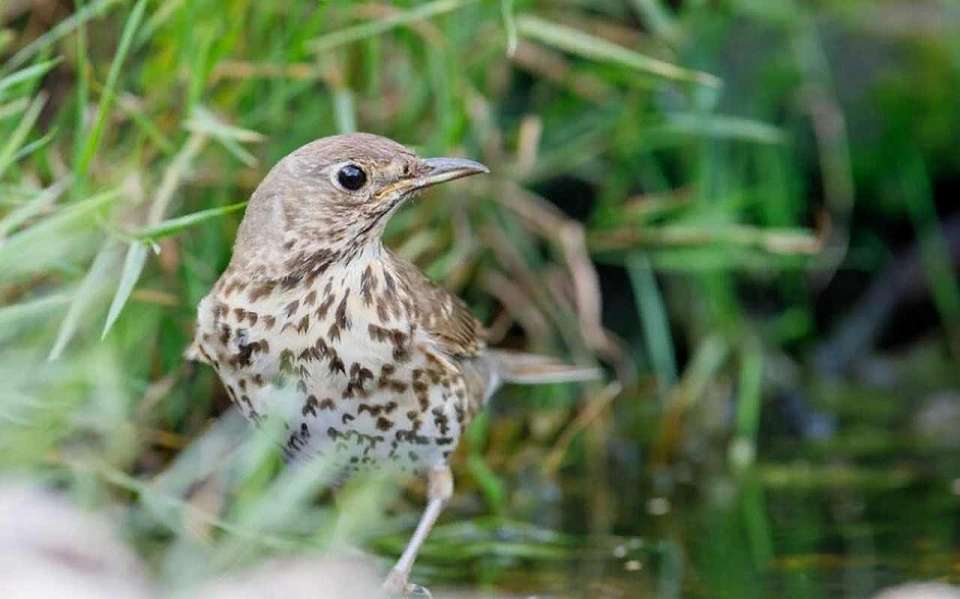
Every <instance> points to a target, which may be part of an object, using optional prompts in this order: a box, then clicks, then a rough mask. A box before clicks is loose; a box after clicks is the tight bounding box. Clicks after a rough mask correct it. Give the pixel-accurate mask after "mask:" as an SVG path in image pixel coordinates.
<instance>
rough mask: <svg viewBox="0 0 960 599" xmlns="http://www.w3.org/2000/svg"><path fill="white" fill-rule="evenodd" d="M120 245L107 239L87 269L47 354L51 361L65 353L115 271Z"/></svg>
mask: <svg viewBox="0 0 960 599" xmlns="http://www.w3.org/2000/svg"><path fill="white" fill-rule="evenodd" d="M118 247H119V246H118V245H117V244H116V243H115V242H113V241H107V242H106V243H104V245H103V247H102V248H101V249H100V252H99V253H98V254H97V257H96V258H94V260H93V264H92V265H91V266H90V270H89V271H87V275H86V276H85V277H84V278H83V282H82V283H80V287H79V288H78V289H77V293H76V295H75V296H74V297H73V301H72V302H70V308H69V309H68V310H67V315H66V316H64V318H63V322H62V323H61V324H60V331H59V332H58V333H57V340H56V341H55V342H54V344H53V348H52V349H51V350H50V355H49V356H47V359H48V360H50V361H51V362H52V361H54V360H56V359H57V358H59V357H60V356H61V355H62V354H63V350H64V349H66V347H67V344H68V343H70V340H71V339H72V338H73V336H74V335H75V334H76V332H77V327H78V326H79V324H80V319H81V318H82V317H83V316H84V314H85V313H86V311H87V309H88V308H89V307H90V305H91V303H92V302H93V299H94V297H95V296H96V294H97V292H98V291H99V290H100V289H101V288H102V287H103V284H104V283H105V282H106V280H107V278H109V276H110V273H111V272H112V271H113V267H114V262H116V258H117V249H118Z"/></svg>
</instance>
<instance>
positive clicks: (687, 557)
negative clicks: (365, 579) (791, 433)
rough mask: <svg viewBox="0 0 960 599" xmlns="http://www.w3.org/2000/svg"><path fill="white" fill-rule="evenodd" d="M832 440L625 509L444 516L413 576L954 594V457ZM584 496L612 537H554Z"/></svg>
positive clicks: (959, 557) (605, 587)
mask: <svg viewBox="0 0 960 599" xmlns="http://www.w3.org/2000/svg"><path fill="white" fill-rule="evenodd" d="M836 441H837V440H835V442H833V443H832V445H833V446H834V447H833V448H831V447H830V446H829V445H825V444H822V443H821V444H810V445H809V446H800V447H794V448H793V449H792V452H791V453H796V454H803V455H822V454H824V453H830V452H833V453H834V455H837V456H838V457H835V458H832V459H822V458H821V459H817V460H814V459H810V458H803V459H800V458H797V459H793V460H790V461H784V462H781V463H778V464H773V465H765V464H762V463H761V464H760V465H758V466H756V467H753V468H750V469H747V470H745V471H744V472H743V473H742V474H740V475H738V476H728V475H709V474H707V475H698V476H689V475H686V476H683V477H681V478H685V479H687V480H685V481H684V482H679V483H678V482H674V483H672V486H671V489H670V492H669V493H659V494H658V493H655V492H653V491H652V490H651V489H650V488H649V487H648V488H644V489H641V492H642V493H643V494H644V495H645V496H646V499H645V500H644V501H642V502H639V503H637V502H636V501H635V498H636V497H637V496H638V489H636V488H633V489H629V488H626V487H625V486H624V487H620V488H618V485H617V484H613V485H610V486H609V487H607V488H605V489H601V488H600V487H599V486H598V485H596V484H595V483H596V481H589V484H575V485H571V488H569V489H563V490H562V491H561V492H560V494H559V495H558V496H557V497H556V500H555V501H554V502H550V501H547V502H545V504H544V505H542V506H541V508H540V509H536V510H533V511H532V512H530V514H529V515H530V521H533V522H539V523H540V524H539V525H538V524H530V523H524V522H518V521H516V520H506V519H498V518H481V519H476V520H469V521H467V522H466V523H463V522H455V521H454V518H453V517H451V518H448V519H447V520H446V522H450V523H449V524H446V525H444V526H441V527H440V528H439V529H437V530H436V532H435V535H434V536H433V537H432V538H431V541H430V543H429V544H428V546H427V548H426V549H425V550H424V553H423V555H422V558H421V562H420V567H419V569H418V574H419V575H420V576H421V578H422V577H426V578H427V579H429V580H428V581H429V582H430V583H431V584H432V585H434V587H435V588H438V589H444V588H463V586H464V584H466V586H468V587H470V588H472V589H473V590H474V591H476V590H480V592H481V595H484V594H487V593H491V594H497V595H500V594H504V595H514V594H515V595H518V596H530V595H536V596H590V597H770V596H776V595H780V596H785V597H869V596H872V595H874V594H875V593H876V592H877V591H878V590H880V589H883V588H886V587H889V586H891V585H895V584H899V583H903V582H906V581H917V580H937V581H942V582H952V583H960V552H958V551H957V546H958V545H957V542H958V536H960V527H958V523H960V478H956V477H953V476H952V475H951V473H955V472H957V471H958V470H957V468H956V466H957V465H958V464H960V456H958V454H957V452H956V451H954V450H952V449H949V448H940V449H927V450H918V449H913V450H906V449H905V450H903V451H900V452H894V451H891V450H890V447H897V444H896V443H894V442H891V443H890V444H889V445H886V447H887V449H886V450H884V451H878V452H875V453H871V452H865V453H864V452H861V453H860V454H859V455H857V456H856V459H853V458H851V457H849V456H847V457H841V456H839V455H838V454H839V453H840V452H839V450H837V448H836V446H837V445H838V443H837V442H836ZM847 441H850V439H849V438H848V439H847ZM621 482H623V483H624V484H625V485H626V484H628V483H633V482H636V481H629V480H628V479H623V480H622V481H621ZM647 482H648V483H649V482H650V481H649V480H648V481H647ZM641 484H642V483H641ZM597 495H606V499H604V501H606V502H608V505H609V507H610V512H609V514H608V517H609V526H610V529H611V530H613V531H614V532H615V534H602V535H597V534H590V533H589V532H588V531H587V530H580V531H578V532H577V533H575V534H562V533H558V532H556V531H558V530H576V529H577V527H585V526H587V525H586V524H585V523H586V522H587V521H589V518H590V511H591V508H590V507H589V506H591V505H596V496H597ZM452 510H453V511H454V513H456V512H457V511H458V507H457V505H456V504H455V505H454V507H453V508H452ZM438 596H444V592H443V591H442V590H441V592H440V593H438Z"/></svg>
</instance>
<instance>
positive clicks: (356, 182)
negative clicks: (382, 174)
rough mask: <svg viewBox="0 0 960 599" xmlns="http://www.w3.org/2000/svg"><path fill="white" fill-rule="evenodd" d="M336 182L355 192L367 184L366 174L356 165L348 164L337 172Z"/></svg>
mask: <svg viewBox="0 0 960 599" xmlns="http://www.w3.org/2000/svg"><path fill="white" fill-rule="evenodd" d="M337 182H339V183H340V185H342V186H343V187H344V189H349V190H350V191H356V190H358V189H360V188H361V187H363V185H364V184H365V183H366V182H367V173H365V172H363V169H362V168H360V167H359V166H357V165H356V164H348V165H346V166H344V167H343V168H341V169H340V170H339V171H338V172H337Z"/></svg>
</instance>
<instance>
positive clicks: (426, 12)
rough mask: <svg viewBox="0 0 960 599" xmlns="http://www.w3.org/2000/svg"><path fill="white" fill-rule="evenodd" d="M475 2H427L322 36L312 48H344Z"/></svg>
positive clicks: (447, 0)
mask: <svg viewBox="0 0 960 599" xmlns="http://www.w3.org/2000/svg"><path fill="white" fill-rule="evenodd" d="M474 1H475V0H435V1H434V2H427V3H426V4H421V5H420V6H417V7H416V8H412V9H410V10H407V11H403V12H399V13H396V14H393V15H391V16H389V17H386V18H384V19H380V20H378V21H367V22H366V23H361V24H359V25H354V26H353V27H346V28H344V29H340V30H338V31H334V32H332V33H328V34H327V35H323V36H320V37H318V38H317V39H315V40H313V42H311V43H310V48H311V49H312V50H313V51H314V52H325V51H327V50H330V49H331V48H336V47H337V46H342V45H343V44H349V43H350V42H355V41H358V40H362V39H366V38H368V37H374V36H377V35H380V34H382V33H386V32H387V31H390V30H391V29H394V28H396V27H400V26H401V25H409V24H410V23H415V22H417V21H422V20H424V19H429V18H430V17H434V16H436V15H439V14H442V13H445V12H450V11H453V10H456V9H458V8H460V7H462V6H466V5H467V4H470V3H472V2H474Z"/></svg>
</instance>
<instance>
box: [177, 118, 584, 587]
mask: <svg viewBox="0 0 960 599" xmlns="http://www.w3.org/2000/svg"><path fill="white" fill-rule="evenodd" d="M488 172H489V169H488V168H487V167H486V166H484V165H483V164H481V163H479V162H476V161H473V160H469V159H466V158H420V157H419V156H418V155H417V154H416V153H415V152H414V151H412V150H410V149H408V148H407V147H406V146H404V145H401V144H400V143H398V142H395V141H393V140H390V139H387V138H384V137H381V136H378V135H374V134H370V133H350V134H341V135H334V136H329V137H323V138H320V139H317V140H315V141H313V142H310V143H308V144H306V145H304V146H302V147H300V148H298V149H296V150H294V151H293V152H291V153H290V154H288V155H287V156H285V157H284V158H282V159H281V160H280V161H279V162H278V163H276V165H275V166H274V167H273V168H272V169H271V170H270V171H269V172H268V174H267V175H266V176H265V177H264V179H263V180H262V181H261V183H260V184H259V186H258V187H257V188H256V189H255V190H254V192H253V194H252V196H251V197H250V200H249V202H248V204H247V206H246V209H245V213H244V216H243V219H242V221H241V223H240V226H239V229H238V230H237V235H236V239H235V244H234V247H233V253H232V256H231V258H230V262H229V264H228V265H227V267H226V269H225V270H224V272H223V273H222V275H221V276H220V277H219V279H218V280H217V281H216V283H215V284H214V285H213V288H212V289H211V290H210V292H209V293H208V294H207V295H206V296H205V297H204V298H203V299H202V300H201V301H200V302H199V304H198V306H197V319H196V327H195V336H194V340H193V343H192V344H191V347H190V348H189V349H188V352H187V354H188V356H189V357H193V358H195V359H197V360H198V361H201V362H206V363H208V364H210V365H211V366H212V367H213V369H214V370H215V371H216V373H217V375H218V376H219V378H220V380H221V382H222V383H223V385H224V387H225V389H226V392H227V394H228V395H229V397H230V399H231V400H232V402H233V403H234V404H235V405H236V406H237V408H238V409H239V411H240V412H242V413H243V415H244V416H245V417H246V418H247V419H248V420H250V421H251V422H252V423H253V424H254V425H256V426H260V425H262V423H263V422H264V421H266V420H270V419H278V420H279V421H280V422H281V423H282V433H281V434H282V436H283V437H282V438H281V439H278V443H279V444H280V445H281V447H282V448H283V452H284V454H285V456H286V458H287V459H288V460H291V461H296V460H299V459H315V458H322V459H324V460H328V461H329V462H330V463H331V464H333V465H334V466H335V467H336V468H337V469H339V470H342V471H344V472H346V473H347V476H349V475H350V474H352V473H354V472H358V471H364V470H371V469H378V468H391V469H393V470H395V471H397V472H406V473H408V474H409V475H410V476H418V477H423V478H425V479H426V483H427V485H426V488H427V492H426V495H427V503H426V507H425V509H424V511H423V513H422V515H421V517H420V520H419V523H418V525H417V527H416V529H415V532H414V533H413V534H412V536H411V538H410V540H409V542H408V544H407V545H406V548H405V549H404V551H403V553H402V555H401V556H400V558H399V560H398V561H397V562H396V565H395V566H394V567H393V569H392V570H391V571H390V573H389V575H388V576H387V577H386V580H385V581H384V583H383V588H384V590H385V591H387V592H388V593H390V594H398V595H406V594H409V593H412V592H414V591H420V590H424V591H425V589H423V587H419V586H417V585H414V584H411V583H410V582H409V577H410V572H411V568H412V566H413V563H414V560H415V558H416V555H417V553H418V551H419V549H420V547H421V546H422V544H423V542H424V540H425V539H426V537H427V536H428V534H429V532H430V529H431V528H432V527H433V525H434V523H435V522H436V520H437V518H438V517H439V515H440V513H441V512H442V510H443V508H444V506H445V505H446V504H447V502H448V501H449V499H450V497H451V496H452V494H453V477H452V475H451V470H450V467H449V464H448V461H449V458H450V456H451V454H452V452H453V451H454V449H455V448H456V446H457V444H458V442H459V440H460V437H461V435H462V434H463V432H464V430H465V428H466V427H467V425H468V424H469V423H470V421H471V420H472V419H473V417H474V416H475V415H476V414H477V413H478V411H479V410H480V409H482V408H483V406H484V405H485V404H486V403H487V401H488V400H489V399H490V397H491V396H492V395H493V394H494V392H495V391H496V390H497V389H498V388H499V387H500V386H501V385H503V384H504V383H521V384H537V383H561V382H577V381H586V380H590V379H594V378H597V377H598V376H599V375H600V373H599V371H598V370H597V369H595V368H591V367H580V366H572V365H567V364H565V363H562V362H560V361H558V360H555V359H553V358H550V357H545V356H539V355H535V354H528V353H523V352H516V351H509V350H502V349H494V348H490V347H488V346H487V344H486V342H485V338H484V337H485V332H484V329H483V326H482V324H481V323H480V321H479V320H478V319H477V318H476V317H475V316H474V315H473V314H472V313H471V311H470V309H469V308H468V307H467V305H466V304H465V303H464V302H463V301H462V300H460V299H459V298H458V297H457V296H456V295H454V294H453V293H451V292H449V291H447V290H446V289H444V288H443V287H442V286H440V285H438V284H436V283H435V282H433V281H432V280H431V279H429V278H428V277H427V276H426V275H425V274H424V273H423V272H421V271H420V270H419V269H418V268H417V267H416V266H415V265H413V264H412V263H410V262H408V261H407V260H405V259H404V258H402V257H400V256H398V255H397V254H395V253H394V252H392V251H391V250H390V249H389V248H387V247H385V245H384V243H383V241H382V235H383V232H384V229H385V227H386V225H387V223H388V221H389V220H390V218H391V217H392V216H393V215H394V214H395V213H396V212H397V210H399V209H400V208H401V207H402V206H403V205H404V204H405V203H407V202H408V201H409V200H410V199H411V198H413V197H414V196H416V195H417V193H418V192H420V191H421V190H423V189H426V188H428V187H431V186H433V185H437V184H439V183H444V182H448V181H452V180H455V179H460V178H463V177H469V176H473V175H479V174H483V173H488Z"/></svg>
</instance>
